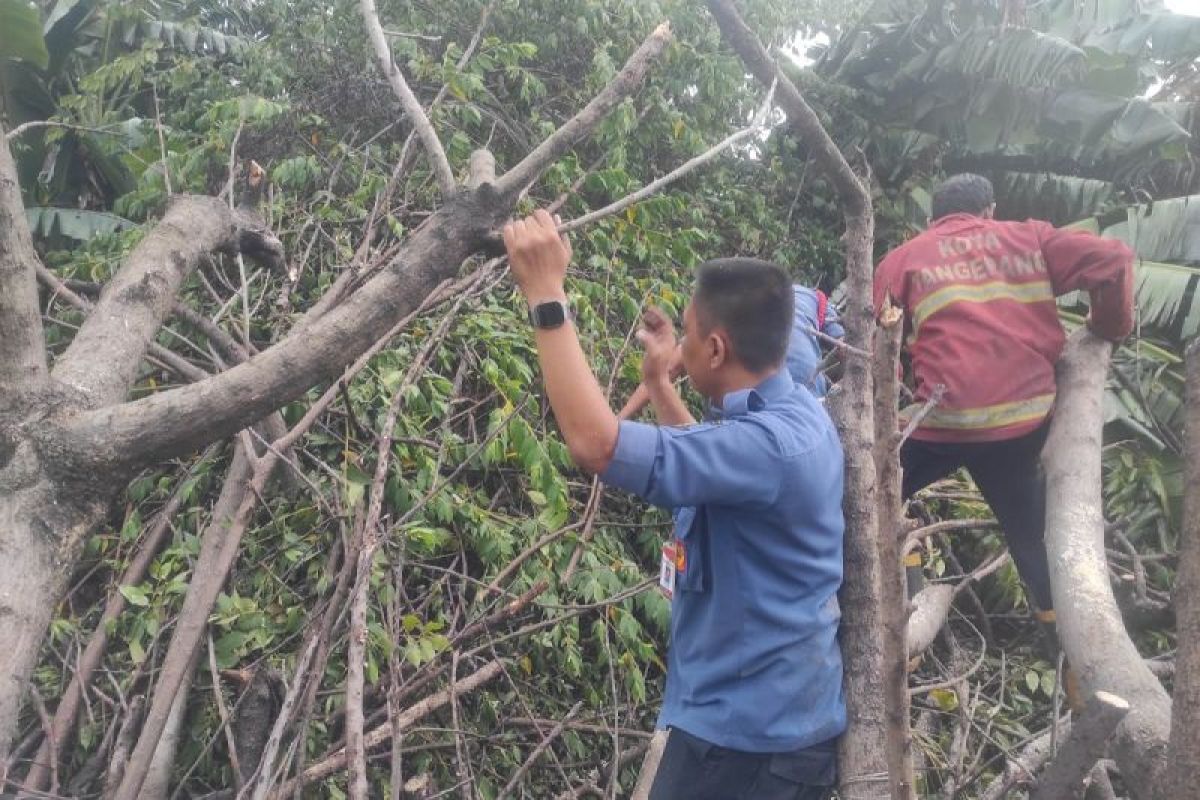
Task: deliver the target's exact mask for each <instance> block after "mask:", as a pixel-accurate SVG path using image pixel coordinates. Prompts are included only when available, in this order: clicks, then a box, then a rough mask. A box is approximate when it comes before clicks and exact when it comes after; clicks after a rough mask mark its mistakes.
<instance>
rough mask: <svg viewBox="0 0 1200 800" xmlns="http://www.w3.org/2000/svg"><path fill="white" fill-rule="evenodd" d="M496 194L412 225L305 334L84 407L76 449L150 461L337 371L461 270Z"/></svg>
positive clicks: (491, 220) (250, 417) (100, 459)
mask: <svg viewBox="0 0 1200 800" xmlns="http://www.w3.org/2000/svg"><path fill="white" fill-rule="evenodd" d="M480 197H486V198H489V199H490V200H492V202H490V203H485V202H480V200H479V198H480ZM495 200H496V198H495V196H494V195H492V194H490V193H487V192H480V193H477V194H474V195H472V194H467V193H460V194H459V195H458V196H456V197H455V198H454V199H453V200H451V201H450V202H449V203H447V204H446V205H444V206H442V208H440V209H439V210H438V211H437V212H436V213H435V214H434V216H433V217H431V218H430V219H429V220H428V221H427V222H426V223H425V225H424V226H422V227H421V228H420V229H419V230H417V231H416V232H415V233H414V234H413V235H412V237H411V238H410V239H409V240H408V241H407V242H406V243H405V245H404V246H403V247H402V248H401V249H400V252H399V254H398V255H397V257H396V259H395V260H394V261H393V262H392V263H391V264H390V265H389V266H388V267H387V268H386V269H384V270H383V271H382V272H380V273H379V274H378V275H376V276H375V277H374V278H373V279H371V280H370V281H368V282H367V283H366V284H365V285H364V286H363V287H362V288H360V289H359V290H358V291H357V292H355V293H354V294H352V295H351V296H350V297H349V298H347V299H346V300H345V301H343V302H342V303H341V304H340V305H338V306H336V307H335V308H334V309H332V310H330V311H329V312H327V313H326V314H325V315H323V316H322V317H320V318H319V319H318V320H316V321H315V322H313V323H312V324H310V325H307V326H304V328H303V335H291V336H288V337H287V338H286V339H284V340H283V341H282V342H280V343H278V344H276V345H274V346H273V347H271V348H268V349H267V350H264V351H263V352H261V353H259V354H258V355H256V356H255V357H254V358H252V359H251V360H250V361H248V362H246V363H244V364H239V365H238V366H236V367H233V368H232V369H230V370H227V371H226V372H222V373H220V374H219V375H214V376H213V377H211V378H209V379H207V380H204V381H201V382H199V383H195V384H191V385H189V386H184V387H181V388H178V389H174V390H171V391H168V392H159V393H157V394H154V395H151V396H150V397H147V398H144V399H141V400H138V401H136V402H132V403H124V404H121V405H117V406H112V407H109V408H103V409H97V410H95V411H92V412H88V413H85V414H81V415H80V416H79V417H78V418H77V419H75V420H73V421H72V422H71V425H70V428H69V429H68V435H69V436H72V437H75V438H76V447H75V448H74V449H75V452H79V453H84V454H88V457H89V458H90V459H91V460H93V461H94V462H95V463H97V464H106V465H130V466H132V467H136V466H137V465H138V464H139V463H152V462H154V461H158V460H161V459H162V458H165V457H169V456H170V454H172V453H186V452H189V451H191V450H193V449H195V448H196V447H197V446H200V445H203V444H204V443H206V442H209V441H213V440H216V439H220V438H225V437H227V436H231V435H232V434H234V433H236V432H237V431H238V430H240V429H242V428H244V427H246V425H248V424H249V423H251V422H253V421H254V420H256V419H259V418H261V417H262V416H264V415H265V414H268V413H270V412H271V411H272V410H274V409H275V408H278V407H279V406H281V405H283V404H284V403H287V402H290V401H291V400H294V399H295V398H297V397H299V396H300V395H301V394H303V393H304V392H305V391H306V390H307V389H308V388H309V387H310V386H312V385H314V384H316V383H319V382H320V381H322V380H326V379H329V378H333V377H335V376H336V375H338V374H339V373H340V372H341V370H342V368H343V366H344V365H345V364H346V362H347V361H349V360H350V359H353V358H355V357H357V356H358V355H360V354H361V353H363V352H365V351H366V350H367V349H368V348H369V347H371V345H373V344H374V343H375V342H377V341H378V340H379V338H380V337H382V336H383V335H384V334H386V333H387V331H388V330H390V329H391V328H392V327H393V326H394V325H395V324H396V323H397V322H398V321H399V320H401V319H402V318H404V317H405V316H406V315H407V314H408V313H409V312H411V311H412V310H413V309H415V308H417V307H418V306H420V305H421V303H422V302H423V301H424V300H425V299H426V298H427V297H428V296H429V294H430V292H432V291H433V289H434V287H436V286H437V285H438V283H440V282H441V281H442V280H444V279H446V278H448V277H450V276H452V275H453V274H454V273H455V272H456V271H457V270H458V268H459V266H460V265H461V264H462V262H463V261H465V260H466V259H467V257H469V256H470V255H471V253H472V252H473V251H474V250H475V249H476V247H477V245H478V243H479V242H481V241H483V240H484V239H485V237H486V236H487V235H488V232H490V230H491V229H492V228H494V227H495V226H496V225H497V224H498V223H499V221H500V220H501V219H503V218H504V216H506V209H504V210H502V209H501V208H500V207H499V205H498V204H497V203H496V202H495Z"/></svg>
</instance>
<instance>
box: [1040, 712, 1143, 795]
mask: <svg viewBox="0 0 1200 800" xmlns="http://www.w3.org/2000/svg"><path fill="white" fill-rule="evenodd" d="M1128 713H1129V703H1126V702H1125V701H1124V700H1122V699H1121V698H1119V697H1117V696H1116V695H1112V694H1109V693H1108V692H1096V694H1094V695H1092V698H1091V700H1089V701H1088V704H1087V706H1086V707H1085V708H1084V710H1083V713H1082V714H1081V715H1080V717H1079V719H1077V720H1075V721H1074V722H1073V723H1072V724H1071V734H1070V735H1069V736H1068V737H1067V739H1066V741H1064V742H1063V743H1062V745H1061V746H1060V747H1059V749H1058V754H1057V755H1056V756H1055V757H1054V760H1053V761H1052V762H1050V766H1049V767H1047V768H1046V771H1045V772H1043V773H1042V775H1041V776H1040V777H1039V778H1038V785H1037V789H1036V790H1035V791H1034V792H1032V793H1031V794H1030V795H1029V800H1078V798H1081V797H1083V792H1084V788H1085V785H1084V781H1085V780H1086V779H1087V777H1088V775H1089V774H1090V773H1091V771H1092V768H1093V767H1095V766H1096V762H1097V761H1099V760H1100V759H1101V758H1102V757H1103V756H1104V748H1105V745H1107V744H1108V740H1109V737H1111V736H1112V732H1113V729H1114V728H1116V727H1117V724H1118V723H1120V721H1121V720H1122V719H1124V718H1125V715H1126V714H1128Z"/></svg>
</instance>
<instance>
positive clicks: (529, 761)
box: [496, 700, 583, 800]
mask: <svg viewBox="0 0 1200 800" xmlns="http://www.w3.org/2000/svg"><path fill="white" fill-rule="evenodd" d="M581 708H583V701H582V700H580V701H579V702H577V703H576V704H575V705H573V706H571V710H570V711H568V712H567V716H565V717H563V719H562V721H560V722H559V723H558V724H557V725H555V726H554V729H553V730H551V731H550V732H549V733H548V734H546V737H545V738H544V739H542V741H541V742H540V743H538V746H537V747H535V748H534V749H533V752H532V753H530V754H529V757H528V758H526V759H525V763H523V764H521V766H520V768H518V769H517V771H516V772H514V773H513V776H512V777H511V778H509V780H508V783H507V784H505V785H504V788H503V789H501V790H500V794H498V795H496V800H505V798H506V797H508V796H509V795H510V794H511V793H512V790H513V789H515V788H517V784H518V783H520V782H521V778H523V777H524V776H525V773H527V772H529V770H530V768H531V767H532V766H533V765H534V763H535V762H536V761H537V760H538V758H540V757H541V755H542V753H544V752H546V748H547V747H549V746H550V745H551V744H553V743H554V740H555V739H557V738H558V737H559V736H560V735H562V732H563V729H564V728H565V726H566V724H567V723H568V722H570V721H571V718H572V717H574V716H575V715H576V714H578V713H579V709H581Z"/></svg>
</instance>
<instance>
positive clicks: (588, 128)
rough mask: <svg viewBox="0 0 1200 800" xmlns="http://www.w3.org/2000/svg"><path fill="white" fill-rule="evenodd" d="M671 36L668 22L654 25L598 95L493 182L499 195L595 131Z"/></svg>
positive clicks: (518, 188)
mask: <svg viewBox="0 0 1200 800" xmlns="http://www.w3.org/2000/svg"><path fill="white" fill-rule="evenodd" d="M670 39H671V25H670V23H667V22H664V23H662V24H661V25H659V26H658V27H657V28H655V29H654V32H653V33H651V34H650V36H649V37H647V38H646V41H644V42H642V44H641V46H640V47H638V49H637V50H636V51H635V52H634V54H633V55H632V56H630V57H629V60H628V61H626V62H625V66H624V67H622V68H621V71H620V72H618V73H617V75H616V77H614V78H613V79H612V80H611V81H610V82H609V84H608V85H607V86H605V87H604V88H603V89H602V90H601V91H600V94H598V95H596V96H595V97H594V98H592V101H591V102H590V103H588V104H587V105H586V106H584V108H583V110H582V111H580V112H579V113H578V114H576V115H575V116H573V117H571V119H569V120H567V121H566V122H565V123H564V124H563V126H562V127H561V128H559V129H558V130H556V131H555V132H554V133H552V134H550V136H548V137H547V138H546V140H545V141H543V142H542V143H541V144H539V145H538V146H537V147H536V148H534V150H533V152H532V153H530V154H529V155H527V156H525V158H523V159H521V161H520V163H518V164H517V165H516V166H515V167H513V168H512V169H510V170H509V171H508V172H506V173H504V175H503V176H501V177H500V178H499V179H498V180H497V181H496V189H497V190H498V191H499V192H500V193H501V194H502V195H512V196H515V195H517V194H519V193H520V192H522V191H524V190H525V189H526V188H527V187H528V186H529V185H530V184H531V183H533V182H534V181H535V180H537V179H538V176H540V175H541V174H542V173H543V172H545V171H546V169H547V168H548V167H549V166H550V165H551V164H553V163H554V162H555V161H557V160H558V159H559V158H561V157H562V155H563V153H565V152H567V151H568V150H570V149H571V147H573V146H574V145H575V143H576V142H578V141H580V140H581V139H583V138H584V137H585V136H588V135H589V134H590V133H591V132H592V131H593V130H595V128H596V126H597V125H599V124H600V121H601V120H603V119H604V117H605V116H607V115H608V113H609V112H610V111H612V110H613V109H614V108H616V106H617V104H618V103H620V102H621V101H622V100H624V99H625V98H626V97H628V96H629V95H630V94H632V93H633V91H634V89H636V88H637V87H638V85H639V84H641V82H642V78H644V77H645V75H646V72H647V71H648V70H649V69H650V63H651V62H652V61H653V60H654V59H656V58H658V56H659V54H660V53H662V51H663V49H664V48H665V47H666V46H667V42H668V41H670Z"/></svg>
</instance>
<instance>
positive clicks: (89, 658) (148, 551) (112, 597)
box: [25, 480, 186, 792]
mask: <svg viewBox="0 0 1200 800" xmlns="http://www.w3.org/2000/svg"><path fill="white" fill-rule="evenodd" d="M185 483H186V480H185ZM181 488H182V487H181ZM183 497H184V493H183V492H182V491H181V489H177V490H176V491H175V494H173V495H172V496H171V499H170V500H168V501H167V502H166V504H165V505H164V506H163V507H162V508H161V509H159V511H158V513H157V514H156V515H155V519H154V523H153V525H151V526H150V528H149V529H148V530H147V531H146V534H145V536H144V537H143V539H142V541H141V542H140V543H139V545H138V551H137V555H136V556H134V558H133V560H132V561H130V562H129V566H128V567H126V569H125V572H123V573H122V574H121V577H120V579H119V580H118V582H117V584H116V586H115V587H114V588H113V590H112V591H111V592H110V593H109V595H108V600H107V602H105V604H104V613H102V614H101V615H100V621H99V622H98V623H97V624H96V628H95V630H94V631H93V632H92V635H91V638H89V639H88V643H87V645H86V646H85V647H84V649H83V653H82V655H80V656H79V660H78V661H77V662H76V664H75V672H74V674H73V675H72V676H71V682H70V684H68V685H67V689H66V691H65V692H63V694H62V697H60V698H59V701H58V708H56V709H55V710H54V720H53V731H54V737H53V738H54V746H53V747H51V744H50V741H49V740H46V741H43V742H42V745H41V747H40V748H38V751H37V755H36V756H34V759H33V766H31V767H30V768H29V773H28V774H27V775H26V776H25V789H26V791H33V792H37V791H42V790H43V789H45V788H46V784H47V781H48V779H49V777H50V769H49V767H50V762H51V759H54V760H57V759H58V758H59V757H60V756H61V754H62V752H63V748H64V747H66V746H67V742H68V739H69V738H70V736H71V732H72V730H73V729H74V727H75V717H76V715H77V714H78V712H79V705H80V703H81V702H82V701H83V692H84V689H85V687H86V686H87V685H88V684H89V683H91V679H92V673H93V672H95V671H96V668H97V667H99V666H100V662H101V661H102V660H103V658H104V651H105V650H106V649H107V648H108V629H109V624H110V623H113V622H115V621H116V619H117V618H118V617H119V616H121V613H122V612H123V611H124V610H125V603H126V601H125V595H123V594H121V592H120V588H121V587H122V586H136V585H137V584H139V583H141V582H142V578H143V577H145V575H146V571H147V570H148V569H149V568H150V563H151V562H152V561H153V560H154V558H155V557H156V556H157V555H158V553H159V550H161V549H162V546H163V544H164V540H165V539H166V538H167V537H166V534H167V531H168V530H170V524H171V518H172V517H174V516H175V514H176V512H177V511H179V507H180V506H181V505H182V504H183Z"/></svg>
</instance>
